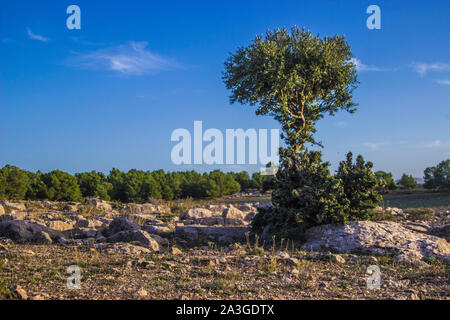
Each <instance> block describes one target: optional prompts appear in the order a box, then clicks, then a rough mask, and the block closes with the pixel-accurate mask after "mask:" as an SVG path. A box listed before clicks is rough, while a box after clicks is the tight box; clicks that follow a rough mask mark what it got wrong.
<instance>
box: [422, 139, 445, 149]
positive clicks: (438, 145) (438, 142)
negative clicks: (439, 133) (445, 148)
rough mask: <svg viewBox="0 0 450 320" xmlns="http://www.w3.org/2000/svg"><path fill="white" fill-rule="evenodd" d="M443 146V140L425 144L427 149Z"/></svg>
mask: <svg viewBox="0 0 450 320" xmlns="http://www.w3.org/2000/svg"><path fill="white" fill-rule="evenodd" d="M441 145H442V142H441V140H434V141H433V142H430V143H427V144H425V147H427V148H439V147H440V146H441Z"/></svg>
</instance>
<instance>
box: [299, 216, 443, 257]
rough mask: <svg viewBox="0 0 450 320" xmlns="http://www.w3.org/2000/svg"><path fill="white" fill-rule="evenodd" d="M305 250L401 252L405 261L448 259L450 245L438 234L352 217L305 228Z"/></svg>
mask: <svg viewBox="0 0 450 320" xmlns="http://www.w3.org/2000/svg"><path fill="white" fill-rule="evenodd" d="M305 236H306V239H307V241H306V243H305V244H304V245H303V248H304V249H306V250H321V249H326V250H331V251H336V252H362V253H369V254H379V255H385V254H390V255H402V254H403V255H405V256H407V257H408V260H409V261H420V260H422V259H424V258H427V257H435V258H437V259H441V260H444V261H450V245H449V243H448V242H447V241H446V240H445V239H442V238H438V237H435V236H431V235H427V234H423V233H419V232H414V231H412V230H409V229H407V228H405V227H404V226H402V225H401V224H400V223H396V222H390V221H382V222H372V221H352V222H349V223H348V224H347V225H338V224H329V225H323V226H318V227H313V228H311V229H309V230H307V231H306V234H305Z"/></svg>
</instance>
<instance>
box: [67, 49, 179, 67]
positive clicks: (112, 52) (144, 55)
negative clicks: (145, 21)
mask: <svg viewBox="0 0 450 320" xmlns="http://www.w3.org/2000/svg"><path fill="white" fill-rule="evenodd" d="M147 45H148V43H147V42H145V41H143V42H135V41H131V42H129V43H127V44H125V45H120V46H116V47H108V48H103V49H99V50H96V51H92V52H89V53H82V54H78V55H77V56H75V57H72V58H70V59H69V63H70V64H73V65H76V66H81V67H84V68H88V69H96V70H108V71H114V72H117V73H120V74H125V75H144V74H150V73H153V72H155V71H160V70H167V69H173V68H177V67H179V65H178V64H177V63H176V62H175V61H172V60H169V59H166V58H163V57H161V56H159V55H157V54H155V53H152V52H151V51H149V50H148V49H147Z"/></svg>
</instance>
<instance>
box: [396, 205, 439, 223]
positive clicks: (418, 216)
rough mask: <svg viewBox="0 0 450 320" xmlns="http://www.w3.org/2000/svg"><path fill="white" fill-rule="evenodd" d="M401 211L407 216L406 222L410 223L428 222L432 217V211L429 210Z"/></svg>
mask: <svg viewBox="0 0 450 320" xmlns="http://www.w3.org/2000/svg"><path fill="white" fill-rule="evenodd" d="M403 211H404V212H406V213H407V214H408V216H407V217H408V220H411V221H418V220H430V219H433V217H434V210H433V209H430V208H412V209H404V210H403Z"/></svg>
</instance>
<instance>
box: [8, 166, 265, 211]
mask: <svg viewBox="0 0 450 320" xmlns="http://www.w3.org/2000/svg"><path fill="white" fill-rule="evenodd" d="M270 179H271V178H270V177H269V176H266V175H261V174H260V173H259V172H257V173H254V174H253V175H252V176H251V177H250V175H249V174H248V173H247V172H245V171H243V172H239V173H234V172H229V173H224V172H222V171H220V170H215V171H211V172H209V173H203V174H200V173H198V172H195V171H185V172H164V171H163V170H156V171H152V172H150V171H141V170H135V169H133V170H130V171H128V172H122V171H120V170H118V169H112V170H111V171H110V173H109V174H108V175H105V174H103V173H101V172H96V171H91V172H83V173H76V174H75V175H71V174H69V173H67V172H63V171H60V170H54V171H51V172H48V173H41V172H39V171H38V172H36V173H35V172H30V171H26V170H22V169H20V168H17V167H15V166H11V165H6V166H4V167H3V168H2V169H0V199H11V200H12V199H14V200H52V201H81V200H82V199H83V198H85V197H96V198H100V199H103V200H118V201H121V202H138V203H139V202H146V201H148V200H149V199H164V200H173V199H180V198H187V197H192V198H208V197H220V196H223V195H227V194H232V193H234V192H238V191H243V190H247V189H251V188H254V189H259V190H263V189H264V188H265V186H266V185H268V184H270Z"/></svg>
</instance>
